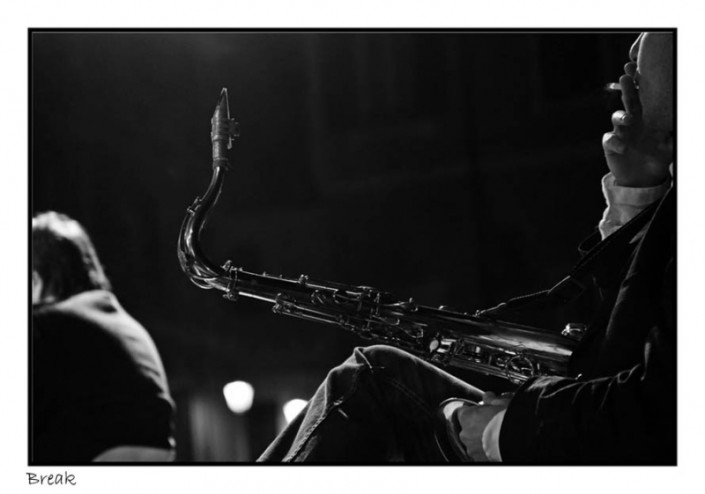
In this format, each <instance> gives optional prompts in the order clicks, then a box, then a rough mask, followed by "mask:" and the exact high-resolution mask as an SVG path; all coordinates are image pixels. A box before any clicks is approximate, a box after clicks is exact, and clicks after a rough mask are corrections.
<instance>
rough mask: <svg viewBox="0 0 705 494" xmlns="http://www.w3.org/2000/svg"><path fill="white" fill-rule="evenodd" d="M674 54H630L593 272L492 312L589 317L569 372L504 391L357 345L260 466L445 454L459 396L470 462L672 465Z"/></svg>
mask: <svg viewBox="0 0 705 494" xmlns="http://www.w3.org/2000/svg"><path fill="white" fill-rule="evenodd" d="M673 49H674V48H673V40H672V35H671V34H668V33H643V34H641V35H640V36H639V37H638V38H637V40H636V41H635V43H634V45H633V46H632V48H631V50H630V54H629V58H630V61H629V62H628V63H627V64H626V65H625V74H624V75H622V76H621V78H620V80H619V83H620V85H621V91H622V102H623V104H624V110H623V111H617V112H615V113H614V114H613V115H612V125H613V129H612V131H611V132H608V133H606V134H605V135H604V137H603V140H602V145H603V148H604V151H605V157H606V161H607V165H608V168H609V173H608V174H607V175H606V176H605V177H604V178H603V181H602V187H603V191H604V195H605V198H606V200H607V209H606V210H605V213H604V216H603V218H602V220H601V221H600V222H599V234H600V237H601V238H597V239H596V240H597V241H596V242H593V243H594V244H595V245H594V246H593V247H592V248H590V249H589V250H588V251H587V253H586V254H585V256H584V257H583V260H582V261H581V263H583V266H587V265H589V266H590V269H589V272H588V273H587V274H588V275H587V276H582V277H580V279H577V278H569V280H572V281H571V282H563V283H560V284H559V285H557V286H556V287H554V289H552V290H550V291H548V292H547V293H544V294H541V295H538V296H536V297H529V298H528V299H527V298H522V299H517V300H515V301H509V302H507V303H505V304H501V305H499V306H498V307H495V308H493V309H489V310H487V311H484V312H483V315H487V316H493V317H497V318H501V319H504V320H513V321H517V322H526V323H535V322H537V321H540V320H549V319H551V318H553V319H560V318H562V319H563V320H562V324H563V325H565V324H566V323H570V322H580V323H584V324H585V325H586V330H585V332H584V334H583V335H582V339H581V342H580V344H579V346H578V347H577V349H576V350H575V351H574V352H573V354H572V355H571V360H570V362H569V372H568V374H567V375H566V376H565V377H533V378H530V379H528V380H527V381H526V382H525V383H523V384H522V385H520V386H518V387H517V388H515V389H513V390H512V391H511V392H508V393H504V394H501V395H500V394H498V393H492V392H483V391H482V390H480V389H478V388H476V387H474V386H473V385H471V384H469V383H467V382H465V381H463V380H460V379H458V378H456V377H454V376H451V375H450V374H448V373H446V372H444V371H443V370H440V369H438V368H436V367H435V366H433V365H431V364H428V363H427V362H425V361H423V360H421V359H418V358H416V357H414V356H412V355H409V354H408V353H405V352H403V351H401V350H398V349H395V348H391V347H387V346H381V345H377V346H372V347H368V348H358V349H356V350H355V351H354V353H353V355H352V356H351V357H350V358H349V359H348V360H346V361H345V362H344V363H343V364H341V365H340V366H338V367H336V368H334V369H333V370H331V371H330V373H329V374H328V376H327V378H326V379H325V381H324V382H323V383H322V384H321V386H320V387H319V389H318V390H317V391H316V393H315V394H314V396H313V397H312V398H311V400H310V401H309V403H308V405H307V407H306V408H305V409H304V411H303V412H302V413H300V414H299V415H298V417H297V418H296V419H295V420H293V421H292V422H291V423H290V424H289V425H288V427H287V428H286V429H285V430H284V431H283V432H282V433H281V434H280V435H279V437H278V438H277V439H276V440H275V441H274V442H273V443H272V444H271V445H270V446H269V448H267V450H266V451H265V452H264V453H263V454H262V456H261V457H260V459H259V461H262V462H318V463H325V462H332V463H347V462H349V463H358V464H360V463H383V462H390V461H406V462H412V463H421V462H443V461H445V457H444V456H443V455H442V453H441V451H440V450H439V448H438V447H437V445H436V441H435V438H434V430H435V429H436V420H437V410H438V406H439V404H440V403H441V402H443V401H444V400H446V399H448V398H451V397H455V398H460V399H467V400H471V401H474V402H478V403H479V404H478V405H476V406H472V405H463V406H460V407H458V408H456V409H455V412H454V415H453V416H452V420H455V421H457V422H456V423H457V428H456V429H455V430H456V434H457V437H454V438H450V439H451V440H452V441H456V442H457V444H460V445H461V448H462V450H461V453H462V454H461V457H462V458H463V459H465V460H467V461H479V462H487V461H492V462H499V461H502V462H505V463H513V464H536V463H539V464H675V461H676V378H675V365H676V364H675V352H676V350H675V341H676V335H675V331H676V328H675V262H674V260H675V259H674V258H675V188H674V187H672V185H671V184H672V178H671V173H672V171H673V169H672V163H673V130H674V129H673V72H674V71H673ZM587 263H589V264H587ZM578 271H580V270H579V269H578V268H576V272H578ZM582 271H584V269H583V270H582ZM582 271H580V272H581V273H582ZM572 318H578V319H577V320H575V319H572ZM539 327H541V326H539ZM544 327H548V326H544Z"/></svg>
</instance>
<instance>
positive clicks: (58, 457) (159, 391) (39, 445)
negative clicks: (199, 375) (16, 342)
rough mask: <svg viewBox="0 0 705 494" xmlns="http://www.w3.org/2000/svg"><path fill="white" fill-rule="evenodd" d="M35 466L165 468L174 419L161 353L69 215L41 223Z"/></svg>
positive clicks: (36, 253) (35, 291)
mask: <svg viewBox="0 0 705 494" xmlns="http://www.w3.org/2000/svg"><path fill="white" fill-rule="evenodd" d="M31 365H32V367H31V379H30V386H31V389H30V392H31V396H32V407H31V415H30V427H31V438H32V442H31V453H30V454H31V461H32V463H34V464H60V465H61V464H64V465H65V464H85V463H89V462H93V461H95V462H123V461H127V462H143V461H147V462H164V461H171V460H173V458H174V444H173V412H174V403H173V400H172V399H171V397H170V395H169V388H168V385H167V380H166V375H165V373H164V368H163V366H162V362H161V359H160V357H159V353H158V352H157V349H156V347H155V345H154V342H153V341H152V339H151V338H150V336H149V334H148V333H147V331H146V330H145V329H144V328H143V327H142V326H141V325H140V324H139V323H138V322H137V321H135V320H134V319H133V318H132V317H131V316H130V315H129V314H128V313H127V312H125V310H124V309H123V308H122V306H121V305H120V304H119V302H118V300H117V298H116V297H115V295H114V294H113V292H112V290H111V284H110V281H109V280H108V278H107V276H106V275H105V272H104V270H103V267H102V265H101V263H100V260H99V259H98V255H97V254H96V251H95V248H94V247H93V243H92V242H91V240H90V237H89V236H88V234H87V233H86V232H85V230H84V229H83V227H82V226H81V225H80V224H79V223H78V222H77V221H75V220H73V219H71V218H69V217H68V216H66V215H64V214H59V213H56V212H46V213H42V214H39V215H37V216H35V217H34V218H33V220H32V345H31Z"/></svg>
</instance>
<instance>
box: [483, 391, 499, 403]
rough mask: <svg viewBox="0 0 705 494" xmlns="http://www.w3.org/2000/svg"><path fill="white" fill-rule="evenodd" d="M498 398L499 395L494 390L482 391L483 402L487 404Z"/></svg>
mask: <svg viewBox="0 0 705 494" xmlns="http://www.w3.org/2000/svg"><path fill="white" fill-rule="evenodd" d="M496 399H497V395H496V394H495V393H493V392H492V391H485V392H484V393H482V402H481V403H483V404H485V405H489V404H491V403H492V402H493V401H494V400H496Z"/></svg>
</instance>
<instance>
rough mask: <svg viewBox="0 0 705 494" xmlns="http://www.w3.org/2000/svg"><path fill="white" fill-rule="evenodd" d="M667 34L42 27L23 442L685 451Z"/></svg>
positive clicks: (284, 454) (528, 455)
mask: <svg viewBox="0 0 705 494" xmlns="http://www.w3.org/2000/svg"><path fill="white" fill-rule="evenodd" d="M678 35H679V33H678V30H677V29H675V28H673V27H663V28H654V27H645V28H629V29H555V28H554V29H503V30H502V29H439V30H434V29H270V30H268V29H200V30H199V29H134V28H133V29H41V28H36V29H30V30H29V31H28V46H29V65H30V66H29V76H28V77H29V81H28V82H29V102H28V103H29V130H30V136H29V137H30V139H29V153H30V156H29V158H30V160H29V181H30V184H29V186H30V188H29V192H30V197H29V199H30V212H31V218H29V222H30V223H31V239H30V250H31V258H30V266H29V269H28V271H29V273H28V278H29V279H30V280H31V283H30V284H31V321H30V328H29V330H30V334H29V337H28V339H29V342H28V347H29V348H28V362H29V366H28V369H27V371H28V397H27V398H28V412H29V417H28V418H29V420H28V431H27V433H28V458H27V462H28V465H29V466H30V467H31V466H85V465H98V464H100V465H140V464H143V465H152V466H154V465H158V466H160V467H164V468H170V467H179V466H185V465H210V466H238V465H249V466H269V467H273V466H275V465H276V466H279V467H282V468H283V466H284V465H290V464H295V463H307V464H314V465H335V466H370V465H383V466H396V467H402V468H403V467H405V466H425V465H435V466H443V465H451V464H453V465H456V466H457V465H458V464H465V465H468V466H478V465H479V466H494V467H500V468H501V467H502V466H511V465H514V466H516V465H521V466H528V465H536V466H558V465H560V466H607V465H609V466H612V465H619V466H635V465H637V466H647V465H649V466H651V465H659V466H676V465H677V464H678V455H677V426H678V420H677V406H676V405H677V398H678V396H677V389H678V387H677V373H676V362H677V353H678V352H677V317H676V314H677V307H678V297H677V290H676V280H677V276H676V266H677V265H676V261H677V259H676V248H677V243H676V176H677V174H678V168H677V164H676V137H677V133H676V125H675V121H676V119H675V116H676V91H675V82H676V81H675V77H676V52H677V42H678V40H679V36H678ZM20 207H21V205H20ZM18 372H19V371H18ZM496 471H497V472H501V470H496Z"/></svg>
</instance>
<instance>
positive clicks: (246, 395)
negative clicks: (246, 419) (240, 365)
mask: <svg viewBox="0 0 705 494" xmlns="http://www.w3.org/2000/svg"><path fill="white" fill-rule="evenodd" d="M223 395H224V396H225V402H226V403H227V404H228V408H229V409H230V411H232V412H233V413H245V412H246V411H248V410H249V409H250V408H252V400H253V398H254V396H255V390H254V388H253V387H252V385H251V384H250V383H247V382H245V381H233V382H229V383H228V384H226V385H225V386H224V387H223Z"/></svg>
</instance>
